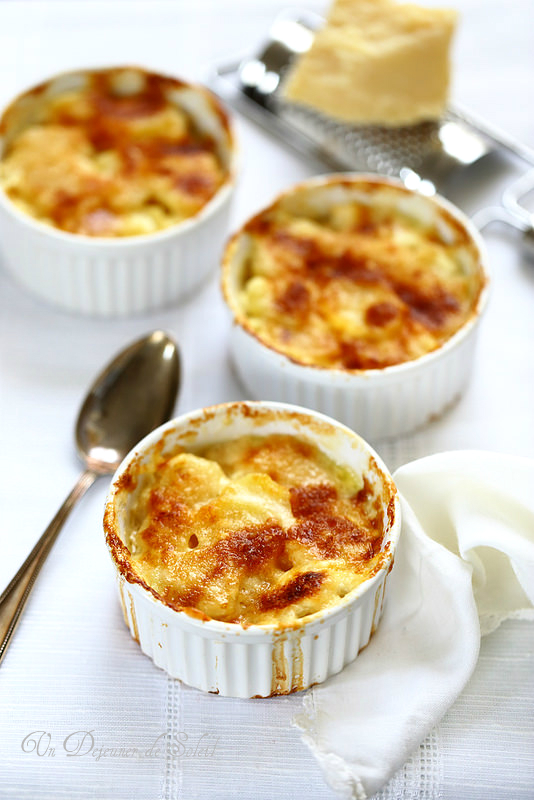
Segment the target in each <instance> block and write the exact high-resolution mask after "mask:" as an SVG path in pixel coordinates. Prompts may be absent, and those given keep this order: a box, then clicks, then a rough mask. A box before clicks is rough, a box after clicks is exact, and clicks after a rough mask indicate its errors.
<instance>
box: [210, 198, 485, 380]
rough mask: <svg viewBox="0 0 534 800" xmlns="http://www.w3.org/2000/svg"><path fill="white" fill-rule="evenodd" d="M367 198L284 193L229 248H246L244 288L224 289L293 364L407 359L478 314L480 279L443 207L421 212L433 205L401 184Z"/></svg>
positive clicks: (474, 253)
mask: <svg viewBox="0 0 534 800" xmlns="http://www.w3.org/2000/svg"><path fill="white" fill-rule="evenodd" d="M366 192H368V193H369V195H368V197H367V199H366V198H365V193H366ZM361 194H362V201H359V200H343V199H341V201H340V202H338V203H335V204H333V205H328V206H326V205H325V204H321V203H320V202H316V203H312V202H311V201H310V202H308V203H305V202H304V201H303V202H302V203H299V200H298V197H297V199H296V200H295V202H294V203H291V202H290V199H289V200H288V196H286V198H285V199H282V201H281V202H280V203H275V204H274V205H273V206H271V207H270V208H269V209H267V210H266V211H264V212H262V213H261V214H259V215H258V216H257V217H255V218H254V219H252V220H251V221H250V222H249V223H248V224H247V225H246V226H245V228H244V231H243V232H242V233H241V234H240V235H238V236H237V237H236V238H235V239H234V241H233V242H232V243H231V244H230V247H229V254H230V257H231V258H232V257H234V254H235V253H236V252H237V250H238V248H241V247H242V245H243V242H244V241H246V243H247V245H246V248H245V249H246V256H245V258H244V261H243V263H242V268H241V271H240V274H239V279H238V288H237V291H236V292H234V293H233V294H232V293H230V294H229V292H228V287H227V286H226V288H225V291H226V294H227V297H228V299H229V302H230V305H231V306H232V307H233V309H234V311H235V312H236V316H237V319H238V320H239V321H240V322H241V323H242V324H244V326H245V327H246V328H248V329H249V330H250V331H251V332H252V333H253V334H254V335H255V336H257V337H258V338H259V339H260V341H262V342H263V343H264V344H266V345H268V346H269V347H271V348H273V349H275V350H278V351H280V352H281V353H283V354H284V355H286V356H288V357H289V358H290V359H292V360H293V361H295V362H297V363H300V364H305V365H311V366H316V367H325V368H341V369H344V370H369V369H382V368H384V367H389V366H392V365H395V364H401V363H403V362H406V361H411V360H413V359H416V358H418V357H420V356H422V355H425V354H426V353H430V352H432V351H433V350H435V349H437V348H439V347H440V346H441V345H442V344H443V343H444V342H446V341H447V340H448V339H449V338H450V337H451V336H452V335H453V334H454V333H456V331H458V330H459V328H461V327H462V326H463V325H464V324H465V323H466V322H467V321H468V320H469V319H470V318H471V317H472V316H473V315H474V314H475V311H476V305H477V302H478V298H479V295H480V293H481V291H482V288H483V286H484V276H483V272H482V268H481V265H480V255H479V252H478V249H477V247H476V245H475V244H474V242H473V241H472V240H471V238H470V237H469V236H468V234H467V233H466V231H465V229H464V228H463V227H462V226H461V225H460V224H459V223H458V222H457V221H456V220H455V219H454V218H453V217H452V216H451V215H448V214H447V213H446V212H445V211H442V212H440V213H439V214H434V215H433V216H429V215H428V214H426V215H425V213H421V214H419V213H418V212H419V210H420V209H418V207H417V202H418V200H420V201H421V203H424V202H427V201H425V200H423V199H422V198H415V199H414V198H413V197H411V198H410V196H409V195H408V193H405V192H404V190H403V189H401V188H396V187H394V186H390V187H387V188H383V187H382V188H376V187H373V185H370V186H369V187H367V188H366V187H365V186H364V187H363V189H362V193H361ZM317 197H319V194H317ZM405 198H406V200H410V204H411V205H410V204H407V203H405ZM412 206H413V208H412ZM421 208H422V206H421ZM414 209H416V210H417V213H414Z"/></svg>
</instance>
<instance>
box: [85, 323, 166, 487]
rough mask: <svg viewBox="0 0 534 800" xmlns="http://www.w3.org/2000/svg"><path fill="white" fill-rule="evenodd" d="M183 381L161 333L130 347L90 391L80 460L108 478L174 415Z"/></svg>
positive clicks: (86, 402) (112, 362)
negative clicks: (144, 440)
mask: <svg viewBox="0 0 534 800" xmlns="http://www.w3.org/2000/svg"><path fill="white" fill-rule="evenodd" d="M179 381H180V360H179V355H178V348H177V346H176V344H175V343H174V342H173V340H172V339H171V338H170V337H169V336H168V335H167V334H165V333H164V332H163V331H154V332H153V333H151V334H150V335H149V336H146V337H143V338H142V339H139V340H138V341H136V342H134V343H133V344H131V345H130V346H129V347H127V348H126V349H125V350H123V351H122V352H121V353H119V355H118V356H117V357H116V358H114V359H113V361H111V362H110V364H108V366H107V367H106V369H105V370H104V371H103V372H102V373H101V374H100V375H99V376H98V378H97V379H96V381H95V382H94V384H93V385H92V386H91V388H90V389H89V392H88V394H87V397H86V398H85V401H84V403H83V405H82V407H81V409H80V412H79V415H78V420H77V423H76V447H77V450H78V455H79V456H80V458H81V459H82V461H85V463H86V464H87V466H88V467H89V469H91V470H92V471H94V472H97V473H98V474H101V475H104V474H110V473H112V472H114V471H115V470H116V469H117V467H118V466H119V464H120V462H121V461H122V459H123V458H124V457H125V456H126V455H127V453H129V452H130V450H131V449H132V447H133V446H134V445H135V444H137V442H138V441H140V440H141V439H142V438H143V437H144V436H146V434H147V433H150V431H152V430H154V428H157V427H158V426H159V425H161V424H162V423H163V422H166V420H168V419H169V417H170V416H171V414H172V412H173V409H174V404H175V402H176V396H177V393H178V388H179Z"/></svg>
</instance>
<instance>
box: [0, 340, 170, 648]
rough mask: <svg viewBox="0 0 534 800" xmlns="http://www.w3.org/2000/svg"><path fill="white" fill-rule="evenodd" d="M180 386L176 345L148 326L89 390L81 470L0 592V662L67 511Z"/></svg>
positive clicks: (166, 409) (159, 417)
mask: <svg viewBox="0 0 534 800" xmlns="http://www.w3.org/2000/svg"><path fill="white" fill-rule="evenodd" d="M179 387H180V357H179V352H178V347H177V345H176V343H175V342H174V341H173V340H172V339H171V337H170V336H168V334H166V333H164V332H163V331H153V332H152V333H150V334H148V335H147V336H144V337H143V338H142V339H139V340H138V341H136V342H134V343H133V344H131V345H130V346H129V347H127V348H126V349H125V350H122V351H121V352H120V353H119V354H118V355H117V356H116V357H115V358H114V359H113V360H112V361H111V362H110V363H109V364H108V365H107V367H106V368H105V369H104V370H103V372H101V373H100V375H99V376H98V377H97V379H96V381H95V382H94V383H93V385H92V386H91V388H90V389H89V392H88V394H87V396H86V398H85V400H84V402H83V404H82V407H81V409H80V412H79V414H78V419H77V422H76V447H77V450H78V455H79V456H80V458H81V460H82V461H83V462H84V464H85V466H86V469H85V471H84V472H83V473H82V474H81V475H80V477H79V479H78V481H77V482H76V484H75V486H74V488H73V490H72V491H71V493H70V494H69V496H68V497H67V499H66V500H65V502H64V503H63V505H62V506H61V508H60V509H59V511H58V512H57V514H56V516H55V517H54V519H53V520H52V522H51V523H50V525H49V526H48V528H47V529H46V530H45V532H44V533H43V535H42V536H41V538H40V539H39V541H38V542H37V544H36V545H35V547H34V548H33V550H32V551H31V553H30V554H29V556H28V557H27V559H26V560H25V562H24V564H23V565H22V566H21V567H20V569H19V571H18V572H17V574H16V575H15V576H14V577H13V578H12V580H11V581H10V582H9V584H8V585H7V587H6V588H5V590H4V591H3V592H2V594H1V595H0V663H1V661H2V659H3V657H4V655H5V653H6V650H7V648H8V646H9V643H10V642H11V639H12V636H13V633H14V631H15V628H16V626H17V623H18V622H19V620H20V617H21V615H22V612H23V610H24V607H25V605H26V602H27V600H28V597H29V596H30V593H31V590H32V589H33V585H34V583H35V580H36V578H37V576H38V574H39V571H40V569H41V567H42V565H43V564H44V562H45V560H46V557H47V556H48V553H49V552H50V550H51V548H52V545H53V544H54V542H55V540H56V539H57V537H58V535H59V532H60V530H61V529H62V527H63V524H64V522H65V520H66V519H67V517H68V515H69V513H70V511H71V510H72V508H73V507H74V505H75V504H76V502H77V501H78V500H79V499H80V498H81V497H82V496H83V495H84V494H85V492H86V491H87V489H88V488H89V487H90V486H91V485H92V484H93V483H94V481H95V480H96V478H98V477H99V476H102V475H110V474H112V473H113V472H115V470H116V469H117V467H118V466H119V464H120V463H121V461H122V460H123V458H124V457H125V456H126V455H127V454H128V453H129V452H130V450H131V449H132V448H133V447H134V445H135V444H137V442H138V441H140V440H141V439H142V438H143V437H144V436H146V434H147V433H150V431H152V430H153V429H154V428H157V427H158V426H159V425H162V424H163V423H164V422H166V421H167V420H168V419H169V418H170V417H171V415H172V412H173V409H174V405H175V403H176V397H177V395H178V391H179Z"/></svg>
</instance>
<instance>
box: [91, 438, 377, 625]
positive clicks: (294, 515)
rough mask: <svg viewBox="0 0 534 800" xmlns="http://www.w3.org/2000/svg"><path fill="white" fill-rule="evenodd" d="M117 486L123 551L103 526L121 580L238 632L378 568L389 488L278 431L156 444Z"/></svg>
mask: <svg viewBox="0 0 534 800" xmlns="http://www.w3.org/2000/svg"><path fill="white" fill-rule="evenodd" d="M120 491H122V492H131V491H135V497H136V499H135V502H133V503H129V504H128V505H129V510H128V511H127V518H126V522H125V525H124V530H125V532H126V535H125V539H124V545H125V546H126V549H127V551H128V553H126V551H124V552H125V558H121V557H120V552H121V550H120V548H121V545H120V544H119V543H118V542H117V540H116V537H115V535H114V533H113V528H112V525H111V523H108V525H107V533H108V543H110V545H111V547H112V549H114V550H115V552H116V555H115V557H116V558H118V560H119V562H120V561H122V562H123V569H125V566H124V565H125V564H126V562H127V561H128V562H129V564H130V566H129V568H128V570H127V571H126V574H127V580H129V581H130V582H141V583H142V584H143V585H144V586H145V588H147V589H149V591H150V592H151V593H152V594H153V595H154V596H156V597H157V598H158V599H160V600H162V601H163V602H164V603H166V604H167V605H169V606H171V607H172V608H175V609H176V610H185V611H189V612H190V613H191V612H193V613H196V614H197V615H200V616H201V617H202V618H209V619H215V620H221V621H223V622H232V623H240V624H241V625H243V626H244V627H247V626H248V625H251V624H277V625H282V626H283V625H291V624H294V623H297V622H298V621H299V620H302V618H304V617H307V616H308V615H311V614H314V613H315V612H317V611H320V610H324V609H328V608H330V607H331V606H334V605H336V604H337V603H339V600H340V598H341V597H344V596H345V595H346V594H348V593H349V592H350V591H352V590H353V589H355V588H356V587H357V586H358V585H359V584H360V583H362V582H363V581H364V580H366V579H368V578H369V577H371V576H372V575H374V574H375V573H376V572H377V571H378V570H379V569H380V568H381V566H383V563H384V557H385V555H386V554H385V552H382V551H381V547H382V542H383V539H384V534H385V531H386V530H388V529H389V525H390V522H391V520H388V515H389V511H391V513H393V512H392V504H393V489H392V488H391V487H389V488H388V486H387V485H386V487H384V486H380V487H375V486H373V485H371V483H370V482H369V481H368V480H367V479H364V478H363V477H362V476H361V475H357V474H356V473H355V472H352V471H351V470H349V469H348V468H346V467H341V466H339V465H337V464H335V463H334V462H333V461H332V460H331V459H330V458H329V457H327V456H326V455H325V454H324V453H322V452H321V451H320V450H319V448H318V447H317V446H316V445H314V444H312V443H310V442H307V441H305V440H304V439H301V438H297V437H295V436H290V435H287V434H269V435H266V436H261V435H246V436H242V437H240V438H238V439H236V440H233V441H228V442H223V443H219V444H214V445H211V446H209V447H207V448H206V449H203V450H200V451H196V452H194V453H192V452H183V451H179V452H177V453H173V454H171V455H170V456H169V455H165V456H163V455H162V454H161V451H160V450H156V452H155V454H154V455H153V456H152V457H151V459H150V461H149V462H148V464H147V463H144V464H143V465H142V466H139V465H136V463H135V462H134V463H133V466H132V467H130V468H129V470H128V472H127V473H126V475H124V476H122V478H121V487H120ZM387 491H390V492H391V497H388V496H386V495H387ZM384 493H385V494H384ZM388 503H389V505H388ZM384 508H386V509H389V511H388V512H385V511H384ZM131 570H133V572H134V573H135V577H133V576H132V574H130V575H129V576H128V573H129V572H130V573H131Z"/></svg>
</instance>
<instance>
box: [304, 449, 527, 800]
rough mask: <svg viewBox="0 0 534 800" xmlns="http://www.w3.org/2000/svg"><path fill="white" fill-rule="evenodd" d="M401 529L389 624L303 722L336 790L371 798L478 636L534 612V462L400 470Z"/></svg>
mask: <svg viewBox="0 0 534 800" xmlns="http://www.w3.org/2000/svg"><path fill="white" fill-rule="evenodd" d="M394 478H395V481H396V483H397V486H398V488H399V490H400V492H401V502H402V514H403V526H402V534H401V537H400V542H399V547H398V550H397V556H396V559H395V566H394V568H393V571H392V573H391V575H390V576H389V578H388V586H387V590H386V605H385V609H384V615H383V618H382V621H381V623H380V625H379V627H378V630H377V632H376V633H375V635H374V636H373V638H372V639H371V642H370V644H369V645H368V646H367V647H366V648H365V649H364V650H363V651H362V652H361V653H360V655H359V656H358V658H357V659H356V660H355V661H354V662H353V663H352V664H351V665H349V666H348V667H347V668H346V669H345V670H343V672H341V673H340V674H339V675H337V676H336V677H334V678H333V679H331V680H329V681H328V682H327V683H326V684H323V685H321V686H318V687H315V688H314V689H312V690H311V691H310V692H308V694H307V696H306V698H305V701H304V713H303V714H302V715H300V716H299V717H297V718H296V720H295V724H296V725H297V726H298V727H299V728H300V729H301V730H302V734H303V738H304V741H305V742H306V743H307V744H308V746H309V747H310V749H311V751H312V752H313V753H314V755H315V756H316V758H317V760H318V762H319V764H320V765H321V768H322V770H323V772H324V775H325V778H326V780H327V782H328V783H329V785H330V786H331V787H332V788H333V789H334V790H335V791H336V792H337V793H338V794H339V795H340V796H341V797H343V798H356V799H357V800H366V798H369V797H371V796H372V795H373V794H374V793H375V792H377V791H378V790H379V789H380V788H381V787H382V786H383V785H384V784H385V783H386V782H387V781H388V780H389V779H390V778H391V777H392V775H393V774H394V773H395V772H396V771H397V769H399V768H400V767H401V766H402V764H403V763H404V762H405V761H406V760H407V759H408V758H409V757H410V755H411V754H412V753H413V751H414V749H415V748H416V747H417V746H418V745H419V744H420V743H421V742H422V741H423V739H424V738H425V737H426V736H427V735H428V733H429V732H430V731H431V730H432V728H433V727H434V726H435V725H436V724H437V723H438V721H439V720H440V719H441V717H442V716H443V715H444V713H445V711H446V710H447V709H448V708H449V706H451V705H452V703H453V702H454V700H455V699H456V698H457V696H458V695H459V694H460V692H461V691H462V689H463V688H464V686H465V684H466V683H467V681H468V679H469V677H470V675H471V673H472V671H473V669H474V667H475V665H476V661H477V656H478V650H479V644H480V636H481V635H484V634H485V633H489V632H490V631H492V630H494V629H495V628H496V627H497V626H498V625H499V624H500V622H501V621H502V620H503V619H506V618H508V617H511V616H515V617H522V618H530V619H534V611H533V609H532V605H533V604H534V462H533V461H530V460H528V459H519V458H512V457H509V456H503V455H497V454H493V453H485V452H474V451H457V452H450V453H442V454H439V455H435V456H429V457H427V458H423V459H420V460H418V461H414V462H412V463H410V464H407V465H406V466H404V467H401V468H400V469H399V470H398V471H397V472H396V473H395V475H394Z"/></svg>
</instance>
